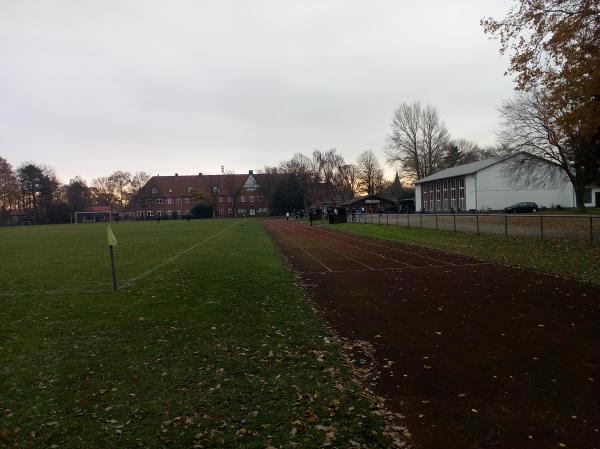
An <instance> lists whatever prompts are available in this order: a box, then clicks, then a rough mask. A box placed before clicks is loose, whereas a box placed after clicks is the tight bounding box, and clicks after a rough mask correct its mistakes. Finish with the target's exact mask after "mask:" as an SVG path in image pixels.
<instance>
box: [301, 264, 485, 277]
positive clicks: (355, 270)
mask: <svg viewBox="0 0 600 449" xmlns="http://www.w3.org/2000/svg"><path fill="white" fill-rule="evenodd" d="M483 265H494V263H493V262H482V263H469V264H464V265H426V266H422V267H390V268H373V269H372V270H357V269H349V270H335V271H332V272H331V273H332V274H336V273H370V272H371V271H413V270H427V269H429V268H450V269H455V268H461V267H480V266H483ZM304 273H305V274H325V273H323V272H321V271H305V272H304ZM327 274H328V273H327Z"/></svg>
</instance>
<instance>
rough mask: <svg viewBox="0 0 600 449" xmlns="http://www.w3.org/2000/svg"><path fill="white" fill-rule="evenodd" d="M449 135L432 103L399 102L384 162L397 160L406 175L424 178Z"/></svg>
mask: <svg viewBox="0 0 600 449" xmlns="http://www.w3.org/2000/svg"><path fill="white" fill-rule="evenodd" d="M449 138H450V136H449V133H448V130H447V129H446V126H445V125H444V123H443V122H442V121H441V119H440V116H439V113H438V111H437V109H436V107H435V106H431V105H427V106H425V107H422V106H421V103H420V102H415V103H412V104H408V103H402V104H401V105H400V106H399V107H398V108H397V109H396V111H395V112H394V117H393V119H392V124H391V133H390V134H389V135H388V137H387V141H388V146H387V148H386V158H387V162H388V163H390V164H396V163H398V164H399V165H400V168H401V170H402V172H403V174H404V175H405V176H407V177H409V178H413V179H421V178H424V177H426V176H429V175H431V174H433V173H435V172H436V171H438V170H439V168H440V166H441V164H442V161H443V156H444V148H445V146H446V144H447V142H448V139H449Z"/></svg>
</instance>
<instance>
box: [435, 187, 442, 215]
mask: <svg viewBox="0 0 600 449" xmlns="http://www.w3.org/2000/svg"><path fill="white" fill-rule="evenodd" d="M441 208H442V183H441V182H436V183H435V210H436V211H439V210H440V209H441Z"/></svg>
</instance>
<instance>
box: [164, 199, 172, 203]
mask: <svg viewBox="0 0 600 449" xmlns="http://www.w3.org/2000/svg"><path fill="white" fill-rule="evenodd" d="M165 203H166V204H173V198H167V199H166V200H165Z"/></svg>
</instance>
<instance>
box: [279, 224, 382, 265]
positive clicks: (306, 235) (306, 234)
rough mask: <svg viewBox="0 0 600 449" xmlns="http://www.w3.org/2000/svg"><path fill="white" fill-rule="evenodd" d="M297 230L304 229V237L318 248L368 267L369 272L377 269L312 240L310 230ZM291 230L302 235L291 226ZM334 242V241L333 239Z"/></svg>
mask: <svg viewBox="0 0 600 449" xmlns="http://www.w3.org/2000/svg"><path fill="white" fill-rule="evenodd" d="M295 228H296V229H302V230H303V231H306V232H305V233H304V236H305V237H306V238H307V239H308V240H310V241H311V242H313V243H315V244H316V245H318V246H321V247H323V248H325V249H327V250H329V251H332V252H334V253H336V254H339V255H340V256H342V257H344V258H346V259H348V260H351V261H352V262H356V263H357V264H359V265H362V266H363V267H366V268H368V269H369V270H374V269H375V268H373V267H371V266H369V265H367V264H366V263H364V262H361V261H360V260H357V259H354V258H352V257H350V256H348V255H347V254H344V253H342V252H340V251H337V250H335V249H333V248H331V247H329V246H326V245H324V244H322V243H319V242H318V241H317V240H316V239H315V238H314V237H313V238H311V236H310V234H311V232H310V231H308V230H304V229H303V228H301V227H298V226H296V227H295ZM290 229H291V230H292V231H293V232H295V233H296V234H298V235H301V234H300V233H298V232H296V231H295V230H294V226H290ZM313 234H315V233H313ZM316 235H319V234H316ZM332 240H333V239H332ZM342 243H343V242H342ZM350 246H352V245H350Z"/></svg>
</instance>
